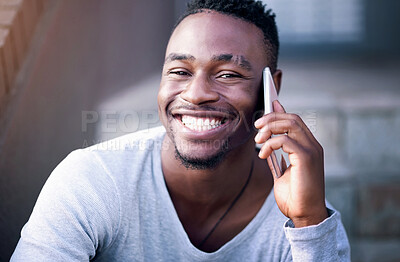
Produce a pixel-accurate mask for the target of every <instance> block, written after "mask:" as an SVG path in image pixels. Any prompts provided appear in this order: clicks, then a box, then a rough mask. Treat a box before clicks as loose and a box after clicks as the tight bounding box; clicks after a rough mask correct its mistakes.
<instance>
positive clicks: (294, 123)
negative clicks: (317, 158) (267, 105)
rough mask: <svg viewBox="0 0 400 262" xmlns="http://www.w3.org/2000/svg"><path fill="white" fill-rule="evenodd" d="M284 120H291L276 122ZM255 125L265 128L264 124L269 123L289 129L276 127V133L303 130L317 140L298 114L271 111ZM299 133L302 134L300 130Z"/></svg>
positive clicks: (313, 139)
mask: <svg viewBox="0 0 400 262" xmlns="http://www.w3.org/2000/svg"><path fill="white" fill-rule="evenodd" d="M283 120H288V121H289V122H286V124H284V123H277V124H275V123H274V122H276V121H283ZM254 125H255V127H256V128H258V129H260V128H263V127H264V126H267V125H269V126H271V127H278V126H279V127H280V128H283V129H287V131H285V130H279V129H275V131H276V134H282V133H289V132H290V131H292V132H293V133H294V134H296V131H301V132H303V133H304V134H305V135H306V136H307V137H308V138H309V140H310V141H316V139H315V137H314V135H313V134H312V133H311V131H310V130H309V129H308V127H307V125H306V124H305V123H304V122H303V120H302V119H301V118H300V117H299V116H298V115H296V114H289V113H279V112H274V113H270V114H267V115H265V116H263V117H261V118H259V119H258V120H257V121H256V122H255V123H254ZM285 126H286V128H285ZM272 133H274V132H273V131H272ZM274 134H275V133H274ZM298 134H300V132H298ZM293 138H294V137H293Z"/></svg>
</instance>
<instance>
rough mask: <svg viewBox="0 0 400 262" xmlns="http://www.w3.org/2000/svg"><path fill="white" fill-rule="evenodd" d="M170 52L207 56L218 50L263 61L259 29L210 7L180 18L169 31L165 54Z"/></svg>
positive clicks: (264, 60)
mask: <svg viewBox="0 0 400 262" xmlns="http://www.w3.org/2000/svg"><path fill="white" fill-rule="evenodd" d="M170 53H184V54H190V55H193V56H194V57H210V58H211V57H214V56H215V55H218V54H234V55H239V56H244V57H246V58H247V59H250V60H252V59H256V60H260V61H259V62H260V63H266V52H265V44H264V36H263V33H262V31H261V29H259V28H258V27H257V26H255V25H254V24H251V23H249V22H246V21H244V20H241V19H238V18H235V17H232V16H228V15H225V14H221V13H217V12H213V11H204V12H201V13H197V14H193V15H190V16H188V17H186V18H185V19H183V20H182V22H181V23H180V24H179V25H178V26H177V27H176V29H175V30H174V32H173V33H172V35H171V38H170V41H169V43H168V47H167V52H166V56H168V55H169V54H170ZM262 60H263V61H262Z"/></svg>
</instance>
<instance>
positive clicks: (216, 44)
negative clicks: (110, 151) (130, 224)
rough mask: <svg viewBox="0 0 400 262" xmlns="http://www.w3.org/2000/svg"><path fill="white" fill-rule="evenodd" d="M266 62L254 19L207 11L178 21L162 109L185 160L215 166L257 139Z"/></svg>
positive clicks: (199, 165)
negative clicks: (257, 115) (255, 127)
mask: <svg viewBox="0 0 400 262" xmlns="http://www.w3.org/2000/svg"><path fill="white" fill-rule="evenodd" d="M267 64H268V59H267V55H266V52H265V47H264V41H263V34H262V31H261V30H260V29H259V28H257V27H256V26H255V25H253V24H251V23H247V22H245V21H243V20H240V19H236V18H233V17H230V16H227V15H223V14H220V13H216V12H203V13H198V14H194V15H190V16H188V17H186V18H185V19H184V20H183V21H182V22H181V23H180V24H179V25H178V27H177V28H176V29H175V31H174V32H173V34H172V36H171V38H170V41H169V44H168V47H167V51H166V56H165V64H164V68H163V73H162V79H161V84H160V90H159V93H158V105H159V108H158V110H159V115H160V119H161V121H162V123H163V125H164V126H165V128H166V130H167V135H168V136H167V138H166V139H169V141H170V142H172V145H173V146H174V147H175V154H176V155H177V156H178V157H179V158H180V159H181V160H182V162H183V164H185V165H186V166H191V167H194V168H211V167H213V166H215V165H216V164H218V163H219V161H220V160H222V159H224V157H225V156H226V154H227V153H228V152H231V151H233V150H235V149H236V150H240V148H241V146H243V145H244V144H246V143H254V142H253V140H252V139H251V138H252V136H253V135H254V131H253V128H252V126H253V121H254V119H253V118H254V111H255V108H256V104H257V99H258V97H257V96H258V95H257V94H258V91H259V88H260V85H261V76H262V69H263V68H264V67H265V66H266V65H267ZM185 162H186V163H185ZM188 163H191V164H188ZM210 163H211V164H210ZM212 163H213V164H212Z"/></svg>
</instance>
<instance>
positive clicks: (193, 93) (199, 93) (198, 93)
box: [180, 75, 219, 105]
mask: <svg viewBox="0 0 400 262" xmlns="http://www.w3.org/2000/svg"><path fill="white" fill-rule="evenodd" d="M180 97H181V98H182V99H183V100H185V101H187V102H189V103H192V104H195V105H200V104H204V103H210V102H216V101H218V100H219V94H218V93H217V92H216V91H215V90H214V89H213V86H212V84H211V83H210V82H209V80H208V79H207V77H206V76H204V75H198V76H193V77H192V79H191V81H190V82H189V83H188V84H187V86H186V88H185V89H184V90H183V91H182V92H181V94H180Z"/></svg>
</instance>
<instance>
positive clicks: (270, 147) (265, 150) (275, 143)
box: [258, 135, 304, 159]
mask: <svg viewBox="0 0 400 262" xmlns="http://www.w3.org/2000/svg"><path fill="white" fill-rule="evenodd" d="M279 148H282V150H283V151H284V152H285V153H288V154H293V153H298V154H301V152H302V151H304V149H303V148H302V147H301V146H300V145H299V144H298V143H297V142H296V141H295V140H293V139H291V138H290V137H288V136H286V135H282V136H276V137H272V138H270V139H268V140H267V141H266V142H265V143H264V145H263V146H262V147H261V149H260V152H259V153H258V156H259V157H260V158H261V159H266V158H267V157H268V156H269V155H271V153H272V152H273V151H274V150H277V149H279Z"/></svg>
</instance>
